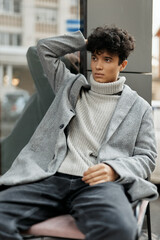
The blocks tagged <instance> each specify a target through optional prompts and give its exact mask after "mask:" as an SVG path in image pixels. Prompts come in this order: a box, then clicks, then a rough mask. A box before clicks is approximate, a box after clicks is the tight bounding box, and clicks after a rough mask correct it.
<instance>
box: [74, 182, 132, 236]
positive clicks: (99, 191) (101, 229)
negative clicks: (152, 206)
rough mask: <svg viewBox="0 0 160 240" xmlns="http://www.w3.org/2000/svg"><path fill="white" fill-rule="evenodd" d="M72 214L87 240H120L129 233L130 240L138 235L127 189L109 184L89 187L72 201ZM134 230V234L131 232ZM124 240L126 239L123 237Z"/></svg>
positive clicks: (115, 184)
mask: <svg viewBox="0 0 160 240" xmlns="http://www.w3.org/2000/svg"><path fill="white" fill-rule="evenodd" d="M71 214H72V215H73V217H74V218H75V219H76V221H77V225H78V227H79V228H80V229H81V231H82V232H83V233H84V234H86V239H106V237H109V236H110V235H111V236H112V237H111V238H108V239H119V236H120V234H121V232H124V230H125V228H126V229H128V230H127V231H128V232H129V231H130V232H129V233H123V235H124V239H127V237H126V238H125V235H127V234H129V236H130V235H132V236H133V238H132V236H130V240H131V239H134V237H135V234H136V220H135V217H134V215H133V211H132V207H131V204H130V203H129V201H128V199H127V197H126V195H125V192H124V188H123V186H122V185H119V184H117V183H113V182H108V183H102V184H97V185H95V186H88V187H86V188H84V189H83V191H82V190H81V191H80V193H79V194H77V195H75V196H73V197H72V198H71ZM132 229H133V231H132ZM122 238H123V237H122Z"/></svg>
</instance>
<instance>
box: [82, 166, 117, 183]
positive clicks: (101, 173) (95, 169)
mask: <svg viewBox="0 0 160 240" xmlns="http://www.w3.org/2000/svg"><path fill="white" fill-rule="evenodd" d="M117 178H118V174H117V173H116V172H115V171H114V169H113V168H112V167H110V166H109V165H107V164H105V163H99V164H96V165H94V166H92V167H90V168H88V170H87V171H85V172H84V174H83V178H82V181H84V182H85V183H88V184H89V185H90V186H92V185H95V184H98V183H103V182H114V181H115V180H116V179H117Z"/></svg>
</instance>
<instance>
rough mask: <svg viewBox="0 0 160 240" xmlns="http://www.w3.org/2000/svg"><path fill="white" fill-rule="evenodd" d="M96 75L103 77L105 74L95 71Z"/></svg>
mask: <svg viewBox="0 0 160 240" xmlns="http://www.w3.org/2000/svg"><path fill="white" fill-rule="evenodd" d="M94 75H95V76H96V77H103V76H104V74H103V73H95V74H94Z"/></svg>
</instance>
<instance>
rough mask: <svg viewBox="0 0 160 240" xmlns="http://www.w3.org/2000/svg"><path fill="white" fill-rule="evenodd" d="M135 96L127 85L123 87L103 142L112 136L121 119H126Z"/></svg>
mask: <svg viewBox="0 0 160 240" xmlns="http://www.w3.org/2000/svg"><path fill="white" fill-rule="evenodd" d="M137 96H138V94H137V93H136V92H135V91H133V90H131V89H130V87H128V86H127V85H124V90H123V92H122V95H121V97H120V99H119V101H118V104H117V106H116V109H115V111H114V113H113V116H112V118H111V120H110V123H109V126H108V131H107V135H106V137H105V142H108V140H109V139H110V138H111V136H112V135H113V134H114V132H115V131H116V129H117V128H118V127H119V125H120V124H121V122H122V121H123V119H124V118H125V117H126V115H127V114H128V112H129V110H130V108H131V107H132V106H133V104H134V102H135V101H136V99H137Z"/></svg>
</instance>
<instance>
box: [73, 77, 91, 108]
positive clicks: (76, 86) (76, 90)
mask: <svg viewBox="0 0 160 240" xmlns="http://www.w3.org/2000/svg"><path fill="white" fill-rule="evenodd" d="M78 78H79V79H78ZM77 79H78V81H77ZM82 87H84V88H86V89H88V90H89V89H90V88H91V87H90V85H89V84H88V82H87V80H86V78H85V77H84V76H83V75H82V74H78V75H77V77H76V79H75V80H74V82H73V84H72V87H71V92H70V96H69V100H70V103H71V104H72V106H73V108H75V107H76V103H77V100H78V96H79V94H80V90H81V88H82Z"/></svg>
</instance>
